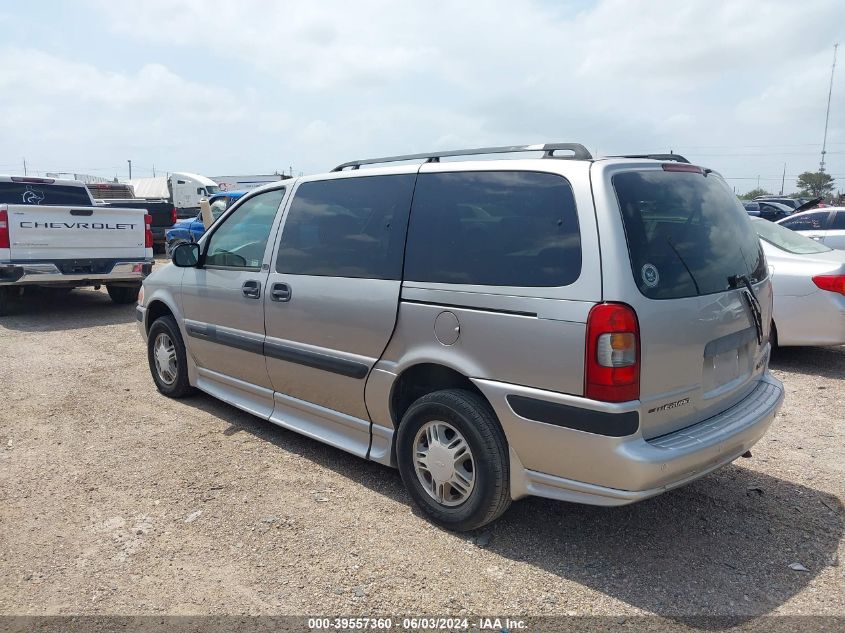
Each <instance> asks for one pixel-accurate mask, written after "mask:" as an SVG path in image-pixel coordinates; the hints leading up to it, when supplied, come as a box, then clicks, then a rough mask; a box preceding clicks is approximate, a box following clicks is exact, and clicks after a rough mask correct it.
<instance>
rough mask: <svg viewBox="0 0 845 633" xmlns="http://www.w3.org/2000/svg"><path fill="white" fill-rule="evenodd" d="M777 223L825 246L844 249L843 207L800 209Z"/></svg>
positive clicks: (844, 216) (844, 208)
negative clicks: (800, 210)
mask: <svg viewBox="0 0 845 633" xmlns="http://www.w3.org/2000/svg"><path fill="white" fill-rule="evenodd" d="M777 223H778V224H780V225H781V226H785V227H786V228H788V229H792V230H793V231H797V232H798V233H801V234H802V235H806V236H807V237H810V238H812V239H814V240H816V241H817V242H821V243H822V244H824V245H825V246H830V247H831V248H841V249H845V207H824V208H822V209H813V210H812V211H802V212H801V213H796V214H795V215H790V216H789V217H788V218H784V219H782V220H778V222H777Z"/></svg>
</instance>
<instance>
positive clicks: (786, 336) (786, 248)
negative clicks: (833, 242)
mask: <svg viewBox="0 0 845 633" xmlns="http://www.w3.org/2000/svg"><path fill="white" fill-rule="evenodd" d="M751 222H752V225H753V226H754V229H755V230H756V231H757V235H759V236H760V241H761V243H762V244H763V251H764V252H765V253H766V261H767V262H768V263H769V266H770V267H771V269H772V288H773V289H774V311H773V314H772V342H773V344H775V345H780V346H781V347H783V346H787V345H845V251H840V250H835V249H832V248H828V247H827V246H825V245H824V244H820V243H818V242H816V241H814V240H812V239H810V238H808V237H805V236H803V235H801V234H800V233H796V232H795V231H790V230H789V229H787V228H784V227H783V226H780V225H778V224H774V223H772V222H765V221H764V220H760V219H758V218H753V219H752V221H751Z"/></svg>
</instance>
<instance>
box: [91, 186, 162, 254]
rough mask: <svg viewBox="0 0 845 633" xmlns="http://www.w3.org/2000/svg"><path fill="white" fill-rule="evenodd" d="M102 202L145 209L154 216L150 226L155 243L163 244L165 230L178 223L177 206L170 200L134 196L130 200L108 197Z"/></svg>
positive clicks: (114, 205)
mask: <svg viewBox="0 0 845 633" xmlns="http://www.w3.org/2000/svg"><path fill="white" fill-rule="evenodd" d="M100 204H102V206H105V207H112V208H124V209H126V208H132V209H145V210H146V211H147V214H149V215H150V216H152V218H153V221H152V224H151V225H150V228H151V229H152V231H153V244H154V245H155V246H163V245H164V242H165V232H166V231H167V229H169V228H170V227H171V226H173V225H174V224H175V223H176V220H177V218H176V207H174V206H173V203H171V202H170V201H169V200H146V199H144V198H133V199H130V200H113V199H106V200H103V202H102V203H98V206H99V205H100Z"/></svg>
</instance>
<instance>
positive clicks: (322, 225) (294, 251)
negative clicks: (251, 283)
mask: <svg viewBox="0 0 845 633" xmlns="http://www.w3.org/2000/svg"><path fill="white" fill-rule="evenodd" d="M414 178H415V176H414V174H403V175H395V176H363V177H355V178H339V179H336V180H321V181H316V182H306V183H303V184H301V185H300V186H299V188H298V189H297V190H296V193H295V194H294V197H293V201H292V202H291V205H290V209H289V210H288V214H287V218H286V219H285V225H284V230H283V231H282V240H281V244H280V245H279V256H278V259H277V260H276V270H277V271H278V272H280V273H289V274H292V275H319V276H327V277H367V278H372V279H400V278H401V276H402V253H403V250H404V248H405V231H406V227H407V224H408V211H409V209H410V206H411V195H412V193H413V190H414Z"/></svg>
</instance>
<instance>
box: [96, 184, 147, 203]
mask: <svg viewBox="0 0 845 633" xmlns="http://www.w3.org/2000/svg"><path fill="white" fill-rule="evenodd" d="M85 186H86V187H88V191H90V192H91V197H92V198H94V200H133V199H134V198H135V190H134V189H133V188H132V185H130V184H128V183H125V182H93V183H91V182H89V183H87V184H86V185H85Z"/></svg>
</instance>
